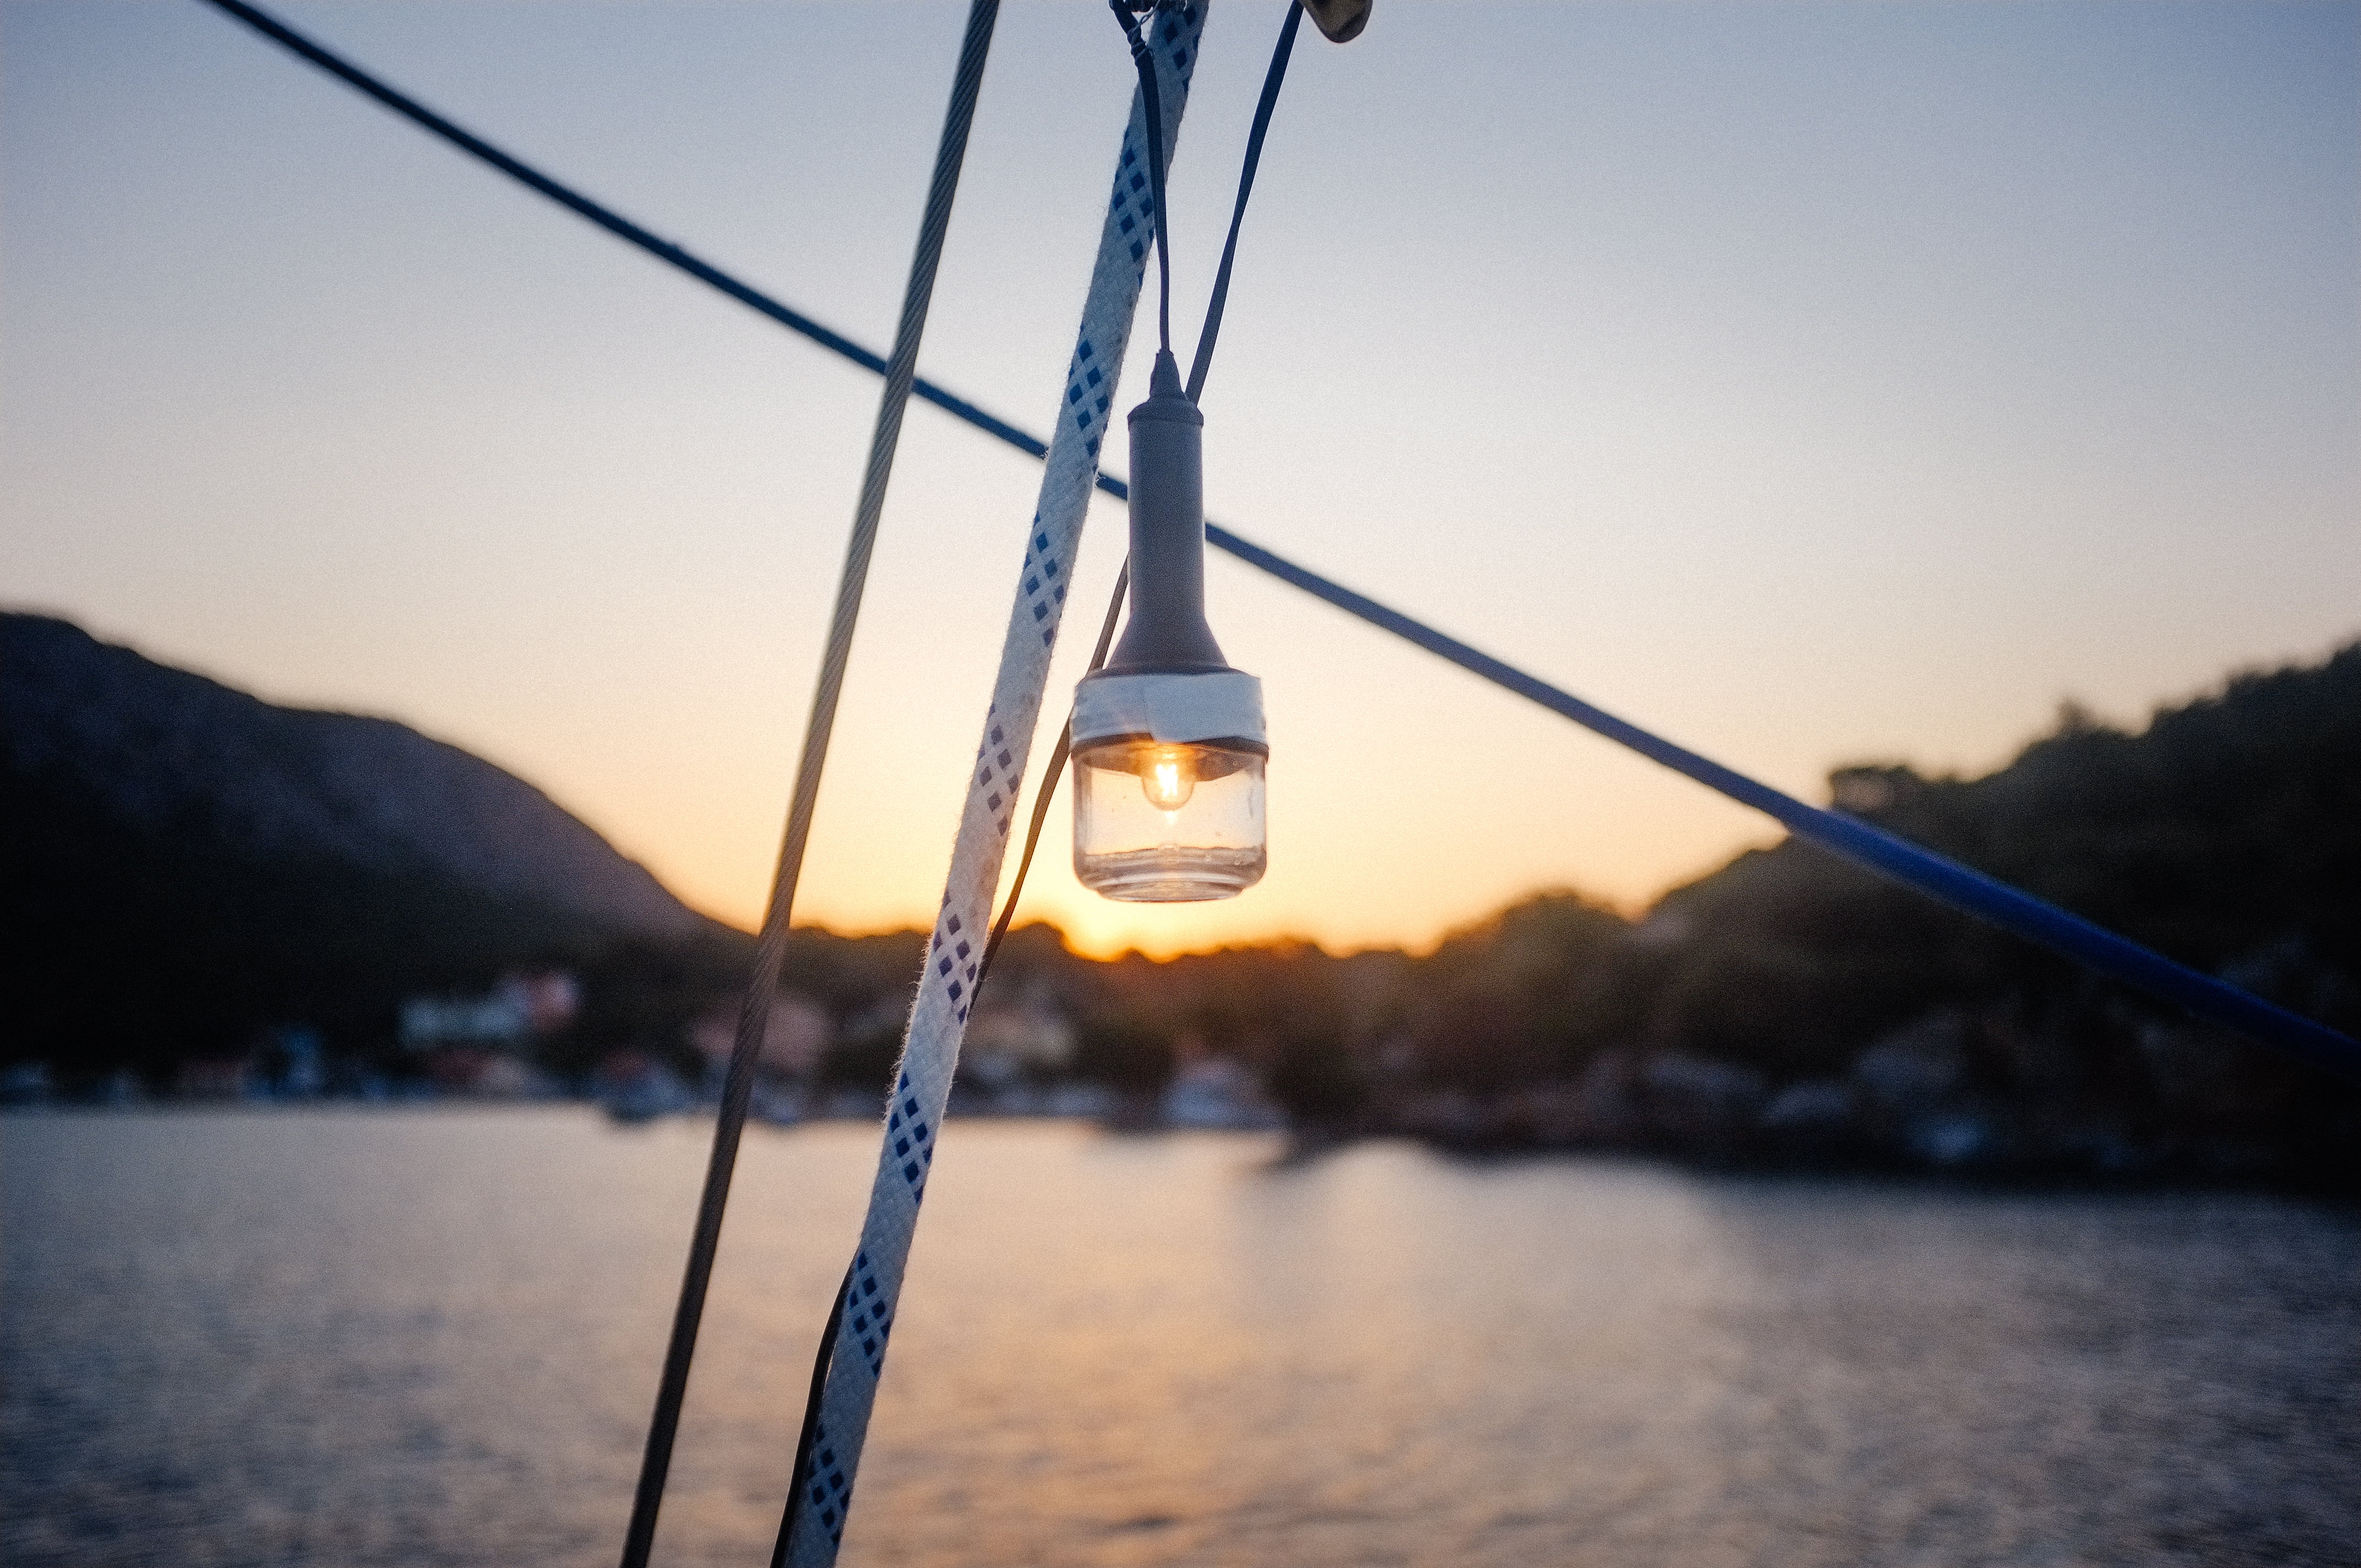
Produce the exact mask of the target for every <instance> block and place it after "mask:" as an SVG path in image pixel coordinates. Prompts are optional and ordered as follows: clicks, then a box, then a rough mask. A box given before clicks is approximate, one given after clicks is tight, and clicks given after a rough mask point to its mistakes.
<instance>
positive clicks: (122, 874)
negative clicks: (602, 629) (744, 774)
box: [0, 614, 734, 1078]
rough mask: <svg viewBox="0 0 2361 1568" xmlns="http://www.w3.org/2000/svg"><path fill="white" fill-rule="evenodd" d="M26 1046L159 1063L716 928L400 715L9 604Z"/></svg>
mask: <svg viewBox="0 0 2361 1568" xmlns="http://www.w3.org/2000/svg"><path fill="white" fill-rule="evenodd" d="M0 910H5V925H6V927H7V929H9V930H10V931H11V932H12V933H13V936H12V938H11V942H12V944H13V946H14V948H15V950H14V951H13V952H12V953H11V954H10V958H9V961H8V963H7V964H6V965H5V966H0V975H5V978H0V1010H5V1016H6V1017H7V1019H8V1025H7V1030H6V1036H7V1037H6V1045H5V1050H6V1054H7V1056H8V1057H9V1058H12V1059H21V1058H44V1059H48V1060H49V1061H51V1062H52V1063H53V1064H55V1065H56V1066H57V1067H58V1068H59V1069H60V1070H61V1071H62V1072H64V1073H65V1074H67V1076H68V1077H70V1078H71V1076H73V1075H74V1074H75V1073H76V1072H77V1071H79V1070H82V1069H91V1070H96V1069H99V1068H101V1067H112V1066H116V1065H124V1064H126V1063H128V1064H129V1065H133V1066H137V1067H144V1068H149V1069H153V1068H157V1067H159V1066H160V1065H161V1064H164V1063H168V1062H170V1061H172V1060H175V1059H178V1058H183V1057H187V1056H191V1055H203V1054H208V1053H214V1052H219V1051H223V1050H228V1049H232V1048H235V1047H236V1042H237V1037H238V1036H241V1035H242V1034H243V1033H245V1032H247V1031H250V1030H252V1029H254V1028H256V1027H258V1026H262V1025H269V1024H271V1023H274V1022H282V1021H291V1020H302V1021H304V1022H306V1023H310V1024H313V1025H322V1026H326V1027H328V1028H330V1030H331V1031H332V1034H335V1035H341V1036H346V1037H347V1038H350V1039H353V1040H356V1041H357V1040H359V1039H361V1038H364V1037H366V1038H368V1039H378V1038H379V1037H381V1036H385V1035H387V1034H389V1033H390V1029H391V1017H392V1008H393V1005H394V1003H395V1001H396V999H397V998H398V997H399V996H400V995H401V994H402V993H404V992H411V991H415V990H421V989H431V988H434V987H437V986H442V985H450V984H456V983H465V982H468V981H477V980H480V979H482V978H484V977H486V976H488V975H489V974H491V973H495V972H497V971H498V970H500V969H502V968H503V967H506V966H510V965H513V964H516V963H520V962H525V961H531V960H534V959H547V958H550V957H553V956H579V955H582V954H585V953H588V952H594V951H600V950H606V949H609V948H614V947H615V946H617V945H618V944H625V943H640V944H648V945H653V946H655V947H658V948H678V947H683V946H689V947H695V946H698V945H709V944H712V943H715V942H722V943H726V942H727V941H728V940H729V939H730V937H733V936H734V933H726V932H725V931H724V928H722V927H717V926H715V925H714V924H713V923H712V922H710V921H708V920H707V919H706V918H705V917H704V916H699V915H697V914H696V913H695V912H694V911H692V910H690V909H688V908H687V907H686V906H685V905H682V904H681V903H680V902H679V901H678V900H676V899H675V898H674V897H673V896H672V894H669V893H667V892H666V891H665V890H664V886H663V884H661V883H658V882H657V881H656V879H655V878H654V877H653V876H652V875H650V874H649V873H648V872H647V871H646V870H645V869H644V868H642V867H641V866H640V865H638V864H636V863H635V862H633V861H629V860H626V859H625V858H624V857H623V856H621V855H620V854H619V853H617V852H616V851H615V850H614V849H613V848H612V847H610V846H609V844H608V843H607V842H606V841H605V840H604V839H601V838H600V837H599V836H598V833H597V832H595V831H594V830H593V829H592V828H589V827H588V825H587V824H585V823H583V822H582V821H581V820H580V819H579V818H577V817H574V816H573V815H572V814H570V813H568V812H567V811H566V810H565V809H564V808H563V807H562V806H558V805H557V804H556V803H555V802H554V801H552V800H551V799H550V798H549V797H548V796H547V795H544V794H543V793H542V792H541V791H539V790H537V789H535V788H533V786H532V785H531V784H526V783H525V782H524V781H522V779H519V778H516V777H515V776H513V775H511V774H510V773H504V772H502V771H501V770H500V769H499V768H497V767H495V766H493V765H492V764H491V763H489V762H485V761H483V760H482V759H481V758H478V757H476V756H473V755H470V754H469V753H468V752H467V751H461V750H460V749H458V748H457V747H456V746H450V745H445V744H444V743H443V742H441V741H438V740H431V739H429V738H428V737H426V736H423V735H421V734H419V733H418V732H417V731H415V730H413V729H409V728H407V727H405V726H403V725H401V724H398V723H395V722H393V721H392V720H390V719H385V718H365V717H361V716H357V715H353V714H346V713H324V712H313V711H308V710H302V709H296V708H286V707H273V706H271V705H269V704H268V703H264V702H262V701H259V700H258V699H257V698H255V697H252V696H247V695H246V694H244V693H242V692H238V691H235V690H232V689H231V688H229V687H227V686H225V685H220V684H218V683H216V682H214V681H212V680H208V679H206V678H205V677H203V676H202V675H198V674H191V673H189V672H187V671H183V670H177V669H172V668H170V667H168V666H165V665H162V664H159V663H154V662H152V661H150V660H148V659H146V658H143V657H142V656H141V655H139V654H138V653H137V652H132V651H131V650H129V649H127V648H121V647H115V646H112V645H110V644H107V643H104V642H100V641H96V640H94V639H93V638H92V637H90V636H89V635H88V634H86V633H85V632H83V631H82V630H80V629H79V628H76V627H74V626H72V625H71V624H69V623H68V622H66V621H63V620H53V619H50V618H48V617H44V616H38V615H25V614H9V615H5V616H0Z"/></svg>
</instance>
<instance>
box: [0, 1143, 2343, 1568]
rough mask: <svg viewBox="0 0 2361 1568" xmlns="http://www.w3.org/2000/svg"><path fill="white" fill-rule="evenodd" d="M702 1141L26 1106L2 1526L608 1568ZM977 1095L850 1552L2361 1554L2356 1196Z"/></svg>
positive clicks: (755, 1208) (1927, 1558) (734, 1445)
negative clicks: (977, 1108)
mask: <svg viewBox="0 0 2361 1568" xmlns="http://www.w3.org/2000/svg"><path fill="white" fill-rule="evenodd" d="M707 1137H708V1130H707V1129H706V1128H704V1127H701V1126H697V1125H694V1124H670V1125H662V1126H656V1127H653V1128H644V1129H636V1130H632V1129H620V1128H614V1127H610V1126H608V1125H606V1124H603V1123H601V1122H599V1121H598V1120H597V1119H596V1118H595V1117H593V1116H592V1115H590V1114H589V1113H584V1112H580V1111H577V1110H575V1109H571V1108H566V1109H538V1110H528V1111H431V1112H427V1111H408V1112H398V1113H366V1112H359V1111H320V1112H316V1113H299V1112H284V1111H282V1112H276V1113H211V1114H204V1113H170V1114H153V1115H104V1114H88V1115H81V1114H76V1115H58V1116H45V1117H12V1118H8V1119H6V1120H5V1122H0V1178H4V1179H5V1180H0V1193H5V1230H0V1246H5V1278H0V1506H4V1507H5V1517H0V1557H5V1560H6V1561H7V1562H8V1563H11V1564H20V1565H29V1564H37V1563H92V1564H105V1563H173V1564H188V1565H203V1564H214V1563H219V1564H239V1565H247V1564H271V1565H277V1564H298V1563H301V1564H316V1565H320V1568H330V1565H338V1568H341V1565H347V1564H349V1565H362V1564H439V1563H454V1564H458V1563H466V1564H478V1563H480V1564H492V1563H500V1564H526V1563H531V1564H543V1563H550V1564H565V1563H584V1564H598V1565H601V1568H603V1565H605V1564H608V1563H612V1562H613V1561H614V1558H615V1554H616V1552H617V1551H618V1549H619V1546H620V1540H621V1532H622V1522H623V1519H624V1515H625V1513H626V1511H627V1508H628V1504H629V1497H630V1491H631V1480H632V1476H633V1473H634V1468H635V1465H636V1463H637V1459H638V1451H639V1444H640V1442H641V1441H642V1435H643V1431H644V1422H645V1420H646V1416H647V1409H648V1404H649V1401H650V1399H651V1398H652V1396H653V1387H654V1377H655V1367H656V1363H657V1358H658V1356H659V1354H661V1350H662V1340H663V1334H664V1325H665V1323H666V1321H668V1318H669V1313H670V1306H671V1296H672V1292H673V1290H674V1288H675V1286H676V1284H677V1280H678V1271H679V1267H680V1262H681V1258H682V1255H683V1252H684V1249H685V1246H686V1235H687V1228H688V1220H689V1213H690V1208H691V1205H692V1204H693V1202H694V1198H695V1190H696V1184H697V1179H698V1177H699V1175H700V1172H701V1169H702V1162H703V1159H704V1152H705V1145H706V1139H707ZM874 1148H875V1143H874V1134H873V1131H872V1130H870V1129H867V1128H857V1127H851V1126H840V1125H831V1126H821V1127H815V1128H807V1129H799V1130H797V1131H795V1132H793V1133H786V1134H778V1133H765V1134H760V1135H754V1136H752V1137H750V1140H749V1143H748V1145H747V1147H746V1154H745V1159H744V1163H743V1165H742V1167H741V1175H740V1178H739V1182H738V1186H737V1189H736V1192H735V1195H734V1199H733V1205H732V1212H731V1219H730V1230H729V1232H728V1234H727V1237H726V1240H725V1244H724V1248H723V1259H722V1265H721V1267H720V1269H719V1273H718V1275H717V1277H716V1281H715V1288H714V1294H713V1298H712V1303H711V1307H710V1310H709V1312H708V1326H707V1331H706V1334H705V1339H704V1342H703V1343H702V1345H701V1347H700V1353H699V1359H698V1371H697V1380H696V1383H695V1386H694V1387H693V1388H692V1392H691V1398H690V1406H689V1411H688V1416H687V1419H686V1421H685V1422H684V1425H683V1429H682V1434H681V1445H680V1450H679V1455H678V1458H677V1460H676V1463H675V1481H674V1486H673V1489H672V1493H671V1496H670V1498H669V1500H668V1502H667V1504H666V1507H665V1513H664V1530H663V1531H662V1533H661V1535H660V1537H659V1540H658V1544H657V1557H658V1562H659V1563H681V1564H704V1563H715V1564H719V1563H731V1564H747V1565H749V1568H752V1565H755V1564H759V1563H762V1562H763V1561H764V1559H765V1557H766V1555H767V1552H768V1546H769V1541H770V1537H771V1532H772V1530H773V1529H774V1526H775V1523H776V1519H777V1509H778V1506H779V1499H780V1496H781V1492H782V1489H783V1486H784V1484H785V1470H786V1466H787V1464H788V1462H789V1460H790V1458H791V1456H792V1453H793V1442H794V1433H795V1423H796V1420H797V1418H798V1417H799V1415H800V1412H801V1399H802V1388H803V1385H804V1381H805V1378H806V1376H807V1373H808V1369H809V1365H810V1354H811V1347H812V1343H813V1340H814V1337H815V1335H816V1333H817V1332H818V1323H819V1318H820V1315H821V1313H822V1312H823V1311H824V1310H826V1306H827V1302H828V1299H829V1296H830V1295H831V1293H832V1292H833V1290H834V1288H835V1283H836V1277H837V1275H838V1274H839V1273H840V1271H841V1269H842V1266H843V1261H844V1255H845V1252H846V1249H847V1248H848V1247H849V1245H850V1243H851V1236H852V1234H853V1232H854V1228H855V1225H856V1223H857V1218H858V1212H859V1206H860V1203H861V1201H862V1198H863V1196H864V1195H865V1192H866V1190H867V1180H868V1175H869V1171H870V1168H871V1162H872V1160H873V1157H874ZM1275 1149H1276V1146H1275V1145H1274V1144H1273V1143H1272V1142H1271V1141H1269V1140H1268V1139H1265V1138H1260V1137H1255V1136H1233V1135H1177V1136H1170V1137H1152V1138H1131V1137H1115V1136H1106V1135H1100V1134H1097V1133H1095V1132H1093V1131H1090V1130H1088V1129H1084V1128H1081V1127H1074V1126H1067V1125H1049V1124H981V1123H954V1124H952V1125H951V1126H950V1128H949V1129H948V1131H947V1133H946V1136H945V1139H944V1142H943V1145H942V1149H941V1153H940V1154H939V1157H938V1159H937V1162H936V1167H935V1172H934V1177H933V1179H932V1180H931V1181H930V1182H929V1184H928V1212H927V1216H926V1220H925V1223H923V1224H922V1225H921V1226H920V1230H919V1237H918V1246H917V1255H916V1259H915V1262H914V1264H913V1267H912V1271H911V1276H910V1284H909V1290H908V1294H907V1295H906V1299H905V1305H904V1310H903V1312H902V1315H901V1318H900V1320H899V1322H898V1324H897V1327H896V1332H895V1343H894V1354H893V1358H892V1361H891V1363H890V1364H889V1365H888V1368H887V1372H886V1378H885V1388H884V1398H882V1399H881V1401H880V1404H879V1409H878V1415H877V1420H876V1424H875V1426H874V1427H873V1431H872V1438H871V1444H870V1450H869V1456H868V1460H867V1464H866V1466H865V1468H864V1471H863V1474H862V1480H861V1486H860V1496H859V1498H858V1503H857V1506H856V1508H855V1509H854V1520H853V1528H852V1531H851V1536H850V1537H849V1539H848V1541H847V1545H846V1552H845V1559H844V1560H845V1562H846V1563H848V1564H849V1565H853V1568H875V1565H882V1564H886V1563H894V1564H909V1565H914V1568H935V1565H942V1568H950V1565H952V1564H960V1565H965V1568H973V1565H979V1564H1003V1563H1005V1564H1020V1563H1027V1564H1029V1563H1042V1564H1055V1565H1065V1564H1093V1565H1096V1564H1106V1565H1131V1564H1140V1565H1148V1564H1166V1563H1172V1564H1179V1563H1220V1564H1239V1565H1247V1564H1253V1565H1262V1564H1271V1565H1279V1564H1288V1565H1327V1564H1334V1565H1340V1568H1341V1565H1345V1564H1363V1563H1370V1564H1375V1563H1433V1564H1455V1563H1469V1564H1479V1563H1480V1564H1503V1565H1506V1564H1524V1563H1567V1564H1597V1565H1598V1568H1642V1565H1654V1564H1665V1565H1670V1564H1674V1563H1679V1564H1682V1565H1684V1568H1713V1565H1719V1564H1763V1565H1779V1568H1786V1565H1798V1568H1800V1565H1814V1568H1817V1565H1830V1568H1833V1565H1837V1564H1852V1563H1878V1564H1907V1563H1928V1564H1935V1563H1941V1564H1964V1563H2040V1564H2049V1563H2057V1564H2066V1563H2192V1564H2194V1563H2323V1564H2325V1563H2355V1562H2356V1561H2361V1546H2356V1541H2361V1404H2356V1393H2361V1215H2356V1213H2355V1212H2353V1211H2351V1210H2350V1209H2340V1208H2335V1207H2330V1206H2324V1205H2319V1204H2313V1203H2306V1202H2301V1201H2291V1200H2285V1199H2274V1198H2268V1197H2257V1196H2243V1195H2214V1196H2191V1195H2160V1194H2148V1195H2064V1196H2059V1195H2048V1196H2043V1195H2033V1194H2015V1193H1961V1192H1957V1191H1946V1190H1939V1189H1934V1188H1926V1187H1905V1186H1891V1185H1883V1184H1876V1183H1849V1182H1839V1181H1798V1180H1780V1181H1772V1180H1750V1179H1736V1178H1722V1177H1698V1176H1691V1175H1686V1174H1682V1173H1678V1172H1674V1171H1667V1170H1662V1169H1656V1168H1648V1167H1642V1166H1631V1165H1618V1164H1608V1163H1593V1162H1581V1161H1565V1160H1551V1161H1530V1162H1506V1163H1499V1164H1481V1165H1478V1164H1463V1163H1454V1162H1450V1161H1445V1160H1443V1159H1439V1158H1437V1157H1433V1156H1431V1155H1428V1154H1425V1153H1423V1152H1422V1151H1420V1150H1417V1149H1414V1148H1411V1147H1407V1146H1399V1145H1381V1146H1367V1147H1361V1148H1356V1149H1352V1150H1348V1151H1345V1152H1344V1153H1342V1154H1339V1155H1336V1156H1334V1157H1328V1158H1325V1159H1322V1160H1317V1161H1312V1162H1310V1163H1306V1164H1303V1165H1299V1166H1274V1165H1273V1164H1272V1163H1271V1157H1272V1155H1273V1154H1274V1152H1275Z"/></svg>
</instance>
